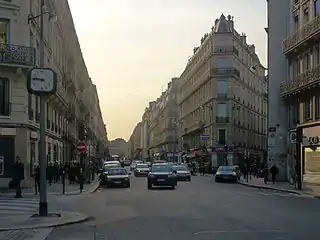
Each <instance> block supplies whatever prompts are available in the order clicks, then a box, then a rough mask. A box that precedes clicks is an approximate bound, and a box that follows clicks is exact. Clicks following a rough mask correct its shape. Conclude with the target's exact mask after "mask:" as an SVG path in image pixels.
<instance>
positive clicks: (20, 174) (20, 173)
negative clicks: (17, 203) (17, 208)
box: [12, 156, 24, 198]
mask: <svg viewBox="0 0 320 240" xmlns="http://www.w3.org/2000/svg"><path fill="white" fill-rule="evenodd" d="M21 180H24V164H23V163H22V162H21V159H20V157H19V156H17V157H16V162H15V164H14V166H13V179H12V181H13V184H14V187H15V189H16V196H15V197H16V198H21V197H22V191H21Z"/></svg>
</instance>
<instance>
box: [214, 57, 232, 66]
mask: <svg viewBox="0 0 320 240" xmlns="http://www.w3.org/2000/svg"><path fill="white" fill-rule="evenodd" d="M228 65H229V64H228V59H222V58H220V59H217V66H218V68H227V67H228Z"/></svg>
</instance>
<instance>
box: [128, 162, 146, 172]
mask: <svg viewBox="0 0 320 240" xmlns="http://www.w3.org/2000/svg"><path fill="white" fill-rule="evenodd" d="M138 163H143V161H142V160H134V161H132V163H131V166H130V170H131V171H134V169H135V168H136V167H137V164H138Z"/></svg>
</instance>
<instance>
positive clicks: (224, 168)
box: [218, 166, 234, 172]
mask: <svg viewBox="0 0 320 240" xmlns="http://www.w3.org/2000/svg"><path fill="white" fill-rule="evenodd" d="M233 171H234V167H231V166H223V167H219V168H218V172H233Z"/></svg>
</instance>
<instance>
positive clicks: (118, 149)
mask: <svg viewBox="0 0 320 240" xmlns="http://www.w3.org/2000/svg"><path fill="white" fill-rule="evenodd" d="M128 150H129V148H128V143H127V142H126V141H125V140H124V139H122V138H117V139H114V140H112V141H110V142H109V152H110V155H111V156H112V155H118V156H119V157H120V159H122V158H124V157H128V154H129V151H128Z"/></svg>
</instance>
